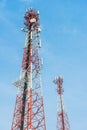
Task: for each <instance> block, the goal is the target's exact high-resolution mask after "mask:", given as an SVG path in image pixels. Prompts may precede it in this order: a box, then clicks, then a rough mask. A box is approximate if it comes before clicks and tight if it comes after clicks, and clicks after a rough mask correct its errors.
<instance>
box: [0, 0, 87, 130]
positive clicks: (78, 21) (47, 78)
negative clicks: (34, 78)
mask: <svg viewBox="0 0 87 130" xmlns="http://www.w3.org/2000/svg"><path fill="white" fill-rule="evenodd" d="M29 7H33V8H35V9H37V10H39V11H40V23H41V28H42V33H41V40H42V49H41V56H42V57H43V59H44V65H43V68H42V81H43V83H42V84H43V95H44V103H45V113H46V126H47V130H56V112H57V93H56V86H55V85H54V84H53V79H54V77H55V76H57V75H62V76H63V78H64V83H63V87H64V90H65V91H64V106H65V110H66V111H67V113H68V117H69V122H70V127H71V130H86V129H87V94H86V93H87V60H86V59H87V1H86V0H66V1H65V0H51V1H48V0H14V1H12V0H0V88H1V91H0V99H1V101H0V130H1V129H2V130H10V129H11V123H12V117H13V112H14V104H15V98H16V93H17V88H16V87H15V86H13V85H12V82H14V81H15V80H17V79H18V78H19V75H20V68H21V61H22V54H23V45H24V41H25V34H24V33H23V32H21V31H20V28H21V27H24V25H23V21H24V19H23V15H24V13H25V11H26V8H29Z"/></svg>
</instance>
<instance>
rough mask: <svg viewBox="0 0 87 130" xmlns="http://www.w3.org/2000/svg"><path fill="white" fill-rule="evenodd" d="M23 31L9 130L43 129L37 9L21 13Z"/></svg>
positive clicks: (44, 128) (44, 125) (43, 117)
mask: <svg viewBox="0 0 87 130" xmlns="http://www.w3.org/2000/svg"><path fill="white" fill-rule="evenodd" d="M24 18H25V22H24V24H25V28H22V31H24V32H25V33H26V40H25V45H24V54H23V59H22V70H21V74H20V79H19V80H18V81H16V82H15V83H14V84H15V86H17V88H18V93H17V96H16V103H15V109H14V115H13V121H12V127H11V130H46V124H45V114H44V102H43V95H42V90H41V87H42V84H41V58H40V56H39V48H40V47H41V42H40V38H39V36H40V32H41V30H40V28H39V11H36V10H34V9H28V10H27V11H26V13H25V15H24Z"/></svg>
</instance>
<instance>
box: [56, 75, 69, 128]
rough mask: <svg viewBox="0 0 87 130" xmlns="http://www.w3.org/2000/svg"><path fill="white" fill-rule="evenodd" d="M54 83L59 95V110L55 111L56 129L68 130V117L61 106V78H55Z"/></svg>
mask: <svg viewBox="0 0 87 130" xmlns="http://www.w3.org/2000/svg"><path fill="white" fill-rule="evenodd" d="M54 83H55V84H57V93H58V95H59V110H58V111H57V125H56V128H57V130H70V125H69V121H68V116H67V113H66V112H65V110H64V106H63V100H62V99H63V98H62V95H63V88H62V84H63V78H61V77H56V78H55V79H54Z"/></svg>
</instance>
